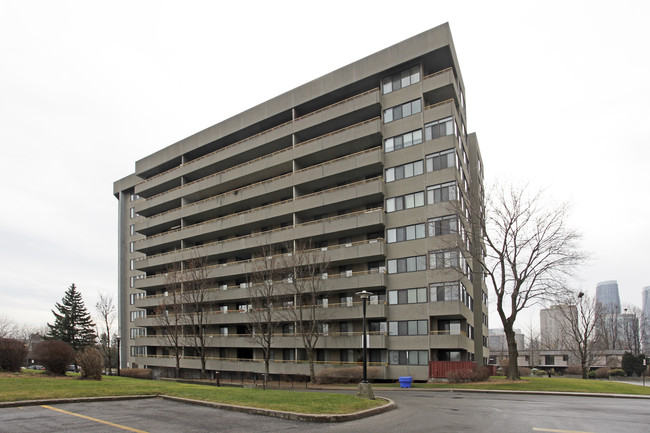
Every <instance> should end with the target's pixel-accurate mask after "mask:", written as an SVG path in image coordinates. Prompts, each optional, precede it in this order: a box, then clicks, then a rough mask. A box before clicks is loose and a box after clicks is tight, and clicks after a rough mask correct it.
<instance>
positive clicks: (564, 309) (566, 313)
mask: <svg viewBox="0 0 650 433" xmlns="http://www.w3.org/2000/svg"><path fill="white" fill-rule="evenodd" d="M575 311H576V307H575V306H574V305H572V306H569V305H553V306H551V307H550V308H544V309H542V310H540V312H539V336H540V340H541V341H540V342H541V343H542V349H547V350H558V349H564V348H565V344H566V333H567V330H568V329H569V328H570V326H571V325H570V320H569V318H571V317H576V312H575Z"/></svg>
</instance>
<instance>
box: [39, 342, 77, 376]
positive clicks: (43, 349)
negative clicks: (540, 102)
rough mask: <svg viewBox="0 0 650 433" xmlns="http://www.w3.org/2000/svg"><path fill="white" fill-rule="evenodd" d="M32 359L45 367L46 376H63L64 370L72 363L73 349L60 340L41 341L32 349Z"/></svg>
mask: <svg viewBox="0 0 650 433" xmlns="http://www.w3.org/2000/svg"><path fill="white" fill-rule="evenodd" d="M34 358H36V359H37V360H38V361H39V363H40V364H42V365H43V366H44V367H45V373H46V374H52V375H58V376H65V370H66V368H67V366H68V365H69V364H71V363H72V362H73V361H74V349H72V346H70V345H69V344H68V343H64V342H63V341H60V340H46V341H41V342H40V343H38V344H37V345H36V347H35V348H34Z"/></svg>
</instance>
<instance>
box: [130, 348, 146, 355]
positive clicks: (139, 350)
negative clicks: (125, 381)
mask: <svg viewBox="0 0 650 433" xmlns="http://www.w3.org/2000/svg"><path fill="white" fill-rule="evenodd" d="M131 356H147V346H131Z"/></svg>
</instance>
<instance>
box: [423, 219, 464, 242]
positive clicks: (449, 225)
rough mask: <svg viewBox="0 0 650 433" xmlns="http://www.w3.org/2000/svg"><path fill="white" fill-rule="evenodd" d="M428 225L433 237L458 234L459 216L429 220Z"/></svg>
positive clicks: (430, 234)
mask: <svg viewBox="0 0 650 433" xmlns="http://www.w3.org/2000/svg"><path fill="white" fill-rule="evenodd" d="M427 224H428V226H429V236H431V237H433V236H442V235H448V234H451V233H458V226H459V221H458V216H457V215H447V216H443V217H438V218H429V220H428V221H427Z"/></svg>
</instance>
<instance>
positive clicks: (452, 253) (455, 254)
mask: <svg viewBox="0 0 650 433" xmlns="http://www.w3.org/2000/svg"><path fill="white" fill-rule="evenodd" d="M429 268H431V269H444V268H460V269H461V270H462V271H465V258H464V257H463V255H462V254H461V253H460V251H459V250H446V251H431V252H429Z"/></svg>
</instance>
